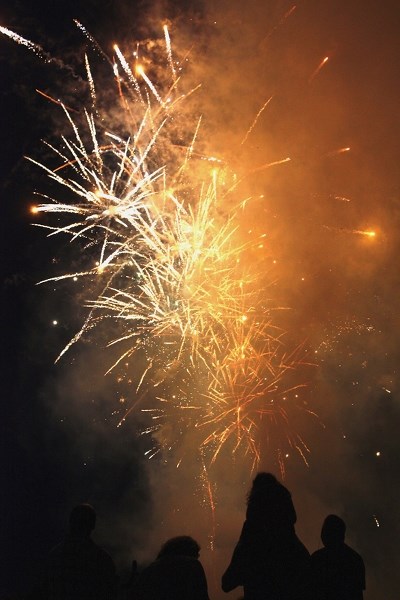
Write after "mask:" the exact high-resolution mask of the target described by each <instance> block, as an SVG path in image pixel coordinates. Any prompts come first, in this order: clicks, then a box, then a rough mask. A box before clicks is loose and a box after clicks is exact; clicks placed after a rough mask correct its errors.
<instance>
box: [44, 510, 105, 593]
mask: <svg viewBox="0 0 400 600" xmlns="http://www.w3.org/2000/svg"><path fill="white" fill-rule="evenodd" d="M95 526H96V512H95V510H94V508H93V507H92V506H91V505H89V504H79V505H78V506H75V507H74V508H73V509H72V511H71V513H70V518H69V535H68V536H67V537H66V539H65V540H64V541H63V542H61V543H60V544H58V545H57V546H56V547H55V548H53V550H52V551H51V553H50V557H49V560H48V564H47V568H46V572H45V576H44V581H43V583H42V586H41V587H42V597H44V598H45V599H46V600H113V599H114V598H115V592H116V589H115V588H116V574H115V565H114V562H113V560H112V558H111V557H110V555H109V554H107V552H106V551H105V550H103V549H102V548H100V547H99V546H98V545H97V544H95V543H94V541H93V540H92V538H91V534H92V531H93V530H94V528H95Z"/></svg>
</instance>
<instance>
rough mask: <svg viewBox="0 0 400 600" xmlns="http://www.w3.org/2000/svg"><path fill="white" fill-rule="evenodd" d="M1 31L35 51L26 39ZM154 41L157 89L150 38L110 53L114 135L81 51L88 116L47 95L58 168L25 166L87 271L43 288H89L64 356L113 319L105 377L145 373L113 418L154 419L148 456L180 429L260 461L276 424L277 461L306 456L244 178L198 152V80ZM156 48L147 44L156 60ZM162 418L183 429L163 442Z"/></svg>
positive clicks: (205, 446)
mask: <svg viewBox="0 0 400 600" xmlns="http://www.w3.org/2000/svg"><path fill="white" fill-rule="evenodd" d="M77 25H78V27H79V28H80V29H81V30H82V31H83V32H84V33H85V35H86V36H87V37H88V39H89V40H90V41H91V42H92V43H93V44H95V41H94V40H93V39H92V38H91V36H90V35H89V34H88V33H87V32H86V30H85V29H84V27H83V26H82V25H81V24H80V23H78V22H77ZM3 33H6V34H7V35H9V37H11V38H12V39H14V40H15V41H17V42H18V43H23V44H24V45H26V46H27V47H28V48H29V49H32V50H33V51H35V52H36V53H37V54H38V55H39V56H45V52H44V51H43V50H42V49H41V48H40V47H38V46H36V45H35V44H33V43H32V42H29V41H27V40H24V39H23V38H19V36H17V37H15V36H13V35H11V33H10V32H9V31H8V30H5V31H3ZM163 45H164V56H165V58H164V62H163V63H162V66H163V72H162V76H160V82H158V81H157V85H156V84H155V83H153V80H152V78H151V76H150V75H148V74H147V73H146V70H147V69H148V71H149V72H151V71H152V70H154V67H153V69H152V63H151V54H150V53H149V52H147V48H146V44H144V45H143V47H142V46H136V50H135V51H134V52H133V53H132V54H130V55H128V56H127V55H125V54H124V53H123V52H122V51H121V50H120V49H119V47H118V46H117V45H115V46H114V51H115V56H114V57H113V60H109V63H110V65H111V69H112V77H113V79H114V81H115V84H116V88H115V89H116V97H117V99H118V102H119V106H120V110H121V116H120V124H119V127H118V128H117V130H118V133H116V131H115V128H114V129H112V128H111V127H110V129H106V128H105V125H104V122H105V119H104V118H103V116H102V114H101V107H100V106H99V101H98V98H99V92H98V90H97V89H96V84H95V80H94V78H93V76H92V72H91V68H90V64H89V60H88V58H87V57H86V56H85V69H86V73H87V81H88V88H89V91H90V96H91V99H92V109H91V110H90V111H88V110H86V109H85V110H84V111H83V112H82V114H83V119H82V118H81V116H82V115H78V116H77V117H75V116H74V117H73V112H74V111H72V110H71V109H69V108H68V107H67V106H65V105H64V104H62V102H60V101H58V100H57V101H56V100H54V99H52V98H51V97H50V96H48V95H47V94H46V95H45V96H46V97H47V98H48V99H49V100H50V101H53V102H56V103H57V104H60V105H61V106H62V110H63V111H64V114H65V117H66V119H67V122H68V123H69V126H70V131H71V134H70V136H66V135H65V136H63V137H62V139H61V144H60V146H59V147H56V146H55V145H53V144H47V146H48V147H49V148H50V150H51V151H52V152H53V153H54V154H55V156H56V157H57V159H58V161H59V164H58V166H56V167H55V168H50V167H49V166H47V165H46V164H43V163H42V162H40V161H37V160H35V159H32V158H30V159H29V160H31V161H32V163H34V164H35V165H36V166H38V167H40V168H41V169H43V170H44V171H45V173H46V174H47V176H48V177H49V178H50V180H51V181H52V182H53V183H54V184H55V186H59V188H62V189H63V190H64V195H65V196H66V198H67V199H66V200H65V201H59V200H57V199H56V198H52V197H49V196H42V202H41V203H39V204H38V205H37V206H35V207H34V208H33V212H34V213H35V214H37V213H40V212H44V213H58V214H60V215H61V216H62V218H63V220H62V224H61V225H55V226H52V225H43V224H38V225H39V226H41V227H45V228H46V229H47V230H49V235H50V236H54V235H67V236H69V237H70V239H71V241H72V242H74V243H77V244H79V247H80V249H81V252H82V254H83V258H82V262H83V263H84V264H85V268H84V269H82V270H81V271H78V272H73V273H64V274H62V275H59V276H57V277H53V278H52V279H51V280H52V281H58V280H60V279H68V278H73V279H76V278H78V277H82V278H89V279H90V280H93V279H97V282H98V285H96V286H95V288H96V291H95V292H94V293H93V295H92V296H91V297H90V296H89V297H88V298H87V300H86V302H85V305H86V306H87V307H88V309H89V312H88V316H87V318H86V320H85V322H84V324H83V326H82V327H81V329H80V330H79V331H78V332H77V333H76V335H75V336H74V337H73V339H72V340H71V341H70V342H69V343H68V344H67V345H66V347H65V348H64V349H63V350H62V352H61V354H60V356H62V355H63V354H64V353H65V352H66V351H67V350H68V349H69V348H70V347H71V346H72V345H73V344H74V343H76V342H77V341H78V340H79V339H81V338H82V337H83V336H84V335H85V334H86V333H87V332H88V331H89V330H92V329H93V327H95V326H99V325H100V324H101V323H104V322H109V321H110V320H111V321H112V322H113V323H115V325H116V326H115V327H113V328H112V329H113V330H115V331H116V332H117V333H116V334H114V335H113V337H110V338H109V340H108V344H109V345H110V346H115V345H118V344H120V346H121V347H122V348H123V350H122V351H121V352H120V354H119V356H118V358H117V360H116V362H115V363H114V364H113V365H112V366H111V367H110V371H111V370H112V369H113V368H115V367H116V365H117V364H119V363H120V362H121V361H125V360H126V359H128V358H130V357H132V356H135V357H136V359H137V361H136V362H137V363H138V364H141V365H143V368H142V370H141V372H140V373H138V374H136V375H137V376H136V382H135V389H136V394H137V397H136V399H135V401H134V402H133V403H132V404H131V405H130V407H129V408H128V409H127V411H126V413H125V415H124V416H123V418H122V419H121V421H120V424H121V423H122V422H123V421H124V420H125V419H126V417H127V415H128V414H129V413H131V412H132V411H133V410H139V409H140V410H141V411H142V412H145V413H147V414H148V415H149V416H150V417H151V421H150V425H149V426H147V427H145V428H144V431H145V432H146V433H148V434H151V436H152V439H153V440H155V446H154V447H153V449H152V450H150V451H149V455H154V454H155V453H157V452H158V451H160V450H164V449H167V448H168V449H171V448H172V447H176V446H177V444H178V441H177V436H176V431H177V430H179V431H185V430H188V429H189V430H190V431H191V432H192V433H193V432H196V433H195V434H196V435H198V436H199V444H198V447H199V448H200V449H201V453H202V456H204V455H205V454H207V455H208V456H209V459H210V462H211V463H212V462H213V461H214V460H216V458H217V457H218V455H219V454H220V452H221V449H222V448H223V447H229V449H230V450H231V451H232V452H236V451H238V450H239V449H240V450H242V449H243V451H244V453H248V454H249V455H250V456H251V457H252V462H253V466H256V465H257V464H258V461H259V460H260V456H261V446H262V444H261V441H260V440H261V439H262V437H263V436H266V435H268V432H269V431H270V430H271V428H276V429H279V430H280V431H281V434H282V436H281V438H282V439H281V441H280V442H279V448H278V451H279V453H280V454H279V456H280V457H281V456H282V451H283V450H282V447H283V445H285V444H286V445H288V446H289V447H295V448H297V450H298V451H299V452H300V453H301V454H302V456H303V457H304V451H306V450H307V448H306V446H305V444H304V443H303V441H302V440H301V438H300V437H299V436H297V435H296V434H294V433H292V431H291V428H290V421H289V408H288V406H289V405H288V403H287V402H286V395H287V393H289V390H288V388H290V390H292V389H295V387H296V386H292V385H289V384H287V385H286V377H287V373H288V372H292V371H293V370H294V369H295V367H296V365H297V364H298V363H299V361H301V360H300V358H299V357H300V355H299V354H298V353H297V352H294V353H293V354H290V355H285V353H284V352H283V350H282V348H283V346H282V342H281V332H280V331H279V330H277V328H276V327H275V326H274V324H273V320H272V313H271V309H270V307H269V306H268V302H267V301H266V300H265V289H264V287H263V284H262V278H260V274H259V273H257V269H256V268H254V266H253V265H252V268H249V266H248V265H249V264H252V263H253V262H254V261H252V260H250V259H249V257H253V256H254V253H255V252H256V249H257V248H258V247H259V246H260V239H257V238H256V239H251V238H249V239H244V237H243V232H241V231H240V211H241V210H243V207H244V206H245V205H246V203H247V202H248V200H249V199H248V198H246V199H245V200H243V199H242V198H240V197H238V196H239V194H238V182H240V181H241V178H240V177H239V178H238V177H237V176H236V175H235V174H233V173H230V172H229V169H228V168H227V167H226V165H225V164H224V162H223V161H222V160H221V159H218V158H215V157H211V156H207V155H205V154H201V153H197V152H195V151H194V149H195V144H196V141H197V139H198V137H199V132H200V123H201V118H200V117H198V116H194V117H193V118H188V116H189V117H190V111H188V110H187V109H186V108H182V106H183V105H185V103H187V100H188V98H189V96H191V95H192V94H193V93H194V92H195V91H196V90H197V89H198V86H195V87H193V88H191V89H189V90H187V91H185V90H184V91H181V89H180V86H181V77H180V75H178V74H180V73H181V71H182V69H183V63H182V62H181V61H179V60H176V59H175V58H174V56H173V53H172V48H171V40H170V36H169V32H168V28H167V27H166V26H164V41H163ZM159 46H160V43H158V44H156V45H154V44H153V45H152V46H151V47H152V49H153V52H154V48H155V47H156V48H157V49H158V48H159ZM160 66H161V65H160V64H158V65H156V67H157V71H159V69H160ZM270 100H271V99H269V100H267V101H266V102H265V103H264V105H263V106H262V108H261V109H260V111H259V112H258V114H257V115H256V118H255V120H254V122H253V123H252V125H251V127H250V129H249V130H248V132H247V133H246V135H245V137H244V138H243V141H242V143H244V142H245V141H246V139H247V137H248V135H249V133H250V132H251V130H252V129H253V128H254V127H255V125H256V122H257V118H258V117H259V115H260V114H261V113H262V111H263V110H264V109H265V108H266V107H267V105H268V104H269V102H270ZM78 121H79V122H78ZM82 121H83V122H82ZM121 132H122V133H121ZM345 150H347V149H345ZM341 151H344V150H341ZM289 160H290V159H289V158H286V159H284V160H281V161H276V162H274V163H270V164H268V165H262V166H261V167H254V169H253V170H252V172H253V173H254V172H256V171H259V170H261V169H265V168H267V167H269V166H271V165H272V164H281V163H284V162H286V161H289ZM227 206H229V207H230V208H229V210H228V209H227V208H226V207H227ZM47 281H49V280H47ZM99 286H100V292H99V291H98V290H99ZM285 394H286V395H285ZM139 405H140V406H139ZM168 422H174V423H179V426H177V427H175V431H174V433H173V434H169V433H168V428H167V427H166V424H167V423H168ZM193 435H194V433H193ZM178 437H179V436H178ZM282 440H284V441H283V442H282ZM280 464H281V466H282V464H283V461H282V458H280Z"/></svg>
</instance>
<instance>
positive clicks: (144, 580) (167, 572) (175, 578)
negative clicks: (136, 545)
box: [131, 536, 209, 600]
mask: <svg viewBox="0 0 400 600" xmlns="http://www.w3.org/2000/svg"><path fill="white" fill-rule="evenodd" d="M199 553H200V546H199V544H198V543H197V542H196V541H195V540H194V539H193V538H192V537H190V536H178V537H174V538H171V539H169V540H167V541H166V542H165V544H163V546H162V547H161V549H160V551H159V553H158V555H157V559H156V560H155V561H154V562H152V563H151V564H150V565H149V566H148V567H146V568H145V569H144V570H143V571H142V572H141V573H140V574H139V576H138V578H137V581H136V583H135V586H134V589H133V593H132V596H131V597H132V599H134V600H209V598H208V589H207V579H206V575H205V572H204V569H203V566H202V564H201V563H200V561H199Z"/></svg>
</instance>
